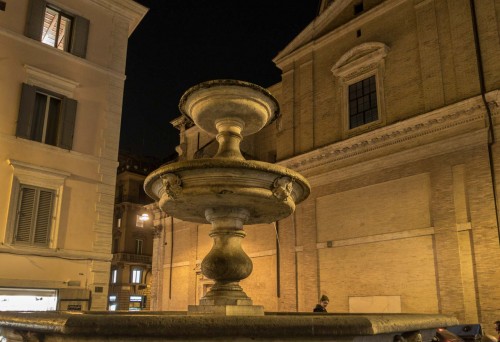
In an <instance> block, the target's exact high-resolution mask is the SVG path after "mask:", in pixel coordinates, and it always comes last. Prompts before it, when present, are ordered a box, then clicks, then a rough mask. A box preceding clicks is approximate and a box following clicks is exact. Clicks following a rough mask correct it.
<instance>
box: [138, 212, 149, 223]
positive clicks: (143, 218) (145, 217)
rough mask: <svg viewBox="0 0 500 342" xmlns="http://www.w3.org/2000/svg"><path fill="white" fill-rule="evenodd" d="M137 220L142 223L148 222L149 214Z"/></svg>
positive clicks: (144, 214) (142, 215)
mask: <svg viewBox="0 0 500 342" xmlns="http://www.w3.org/2000/svg"><path fill="white" fill-rule="evenodd" d="M139 220H141V221H142V222H145V221H148V220H149V214H148V213H143V214H141V216H139Z"/></svg>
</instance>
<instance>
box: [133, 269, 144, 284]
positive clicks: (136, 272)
mask: <svg viewBox="0 0 500 342" xmlns="http://www.w3.org/2000/svg"><path fill="white" fill-rule="evenodd" d="M131 276H132V279H131V282H132V284H141V283H142V269H140V268H134V269H132V274H131Z"/></svg>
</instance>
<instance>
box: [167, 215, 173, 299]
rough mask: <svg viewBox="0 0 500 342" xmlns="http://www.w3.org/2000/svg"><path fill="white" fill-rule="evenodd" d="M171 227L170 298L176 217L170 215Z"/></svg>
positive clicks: (170, 297)
mask: <svg viewBox="0 0 500 342" xmlns="http://www.w3.org/2000/svg"><path fill="white" fill-rule="evenodd" d="M170 228H171V230H172V235H171V239H170V279H169V283H170V285H169V286H168V299H172V271H173V268H174V217H173V216H170Z"/></svg>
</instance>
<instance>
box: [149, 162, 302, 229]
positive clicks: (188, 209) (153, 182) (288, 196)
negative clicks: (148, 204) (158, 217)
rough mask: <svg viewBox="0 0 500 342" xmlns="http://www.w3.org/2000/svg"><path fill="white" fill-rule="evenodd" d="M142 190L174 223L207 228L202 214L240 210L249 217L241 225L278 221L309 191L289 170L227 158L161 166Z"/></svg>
mask: <svg viewBox="0 0 500 342" xmlns="http://www.w3.org/2000/svg"><path fill="white" fill-rule="evenodd" d="M144 189H145V191H146V193H147V194H148V195H149V196H150V197H152V198H153V199H154V200H156V201H158V202H159V206H160V208H161V209H162V210H163V211H165V212H166V213H167V214H168V215H171V216H173V217H176V218H178V219H181V220H184V221H191V222H198V223H208V221H207V219H206V217H205V215H206V211H207V209H219V208H243V209H246V210H247V211H248V213H249V217H248V220H247V221H246V222H244V224H258V223H271V222H274V221H277V220H280V219H283V218H285V217H287V216H289V215H290V214H292V213H293V211H294V210H295V205H296V204H298V203H299V202H301V201H303V200H304V199H306V198H307V196H308V195H309V192H310V186H309V183H308V182H307V180H306V179H305V178H304V177H303V176H301V175H300V174H299V173H297V172H295V171H293V170H290V169H287V168H285V167H282V166H279V165H275V164H269V163H265V162H260V161H254V160H234V159H226V158H213V159H195V160H189V161H182V162H177V163H172V164H166V165H164V166H162V167H160V168H159V169H157V170H155V171H153V172H152V173H151V174H150V175H149V176H148V177H147V178H146V180H145V181H144Z"/></svg>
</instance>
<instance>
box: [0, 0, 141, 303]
mask: <svg viewBox="0 0 500 342" xmlns="http://www.w3.org/2000/svg"><path fill="white" fill-rule="evenodd" d="M146 12H147V9H146V8H144V7H143V6H141V5H139V4H137V3H135V2H134V1H131V0H54V1H51V0H49V1H44V0H3V1H0V75H1V76H0V103H2V106H1V108H0V118H1V122H2V124H1V125H0V188H1V189H2V191H0V265H1V266H0V300H1V301H0V310H56V309H60V310H104V309H106V308H107V292H108V285H109V270H110V264H111V260H112V254H111V244H112V224H113V209H114V197H115V196H114V195H115V184H116V168H117V166H118V161H117V160H118V142H119V132H120V120H121V110H122V97H123V88H124V81H125V61H126V54H127V41H128V38H129V36H130V35H131V34H132V32H133V31H134V29H135V28H136V27H137V25H138V24H139V22H140V21H141V20H142V18H143V17H144V15H145V14H146Z"/></svg>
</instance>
